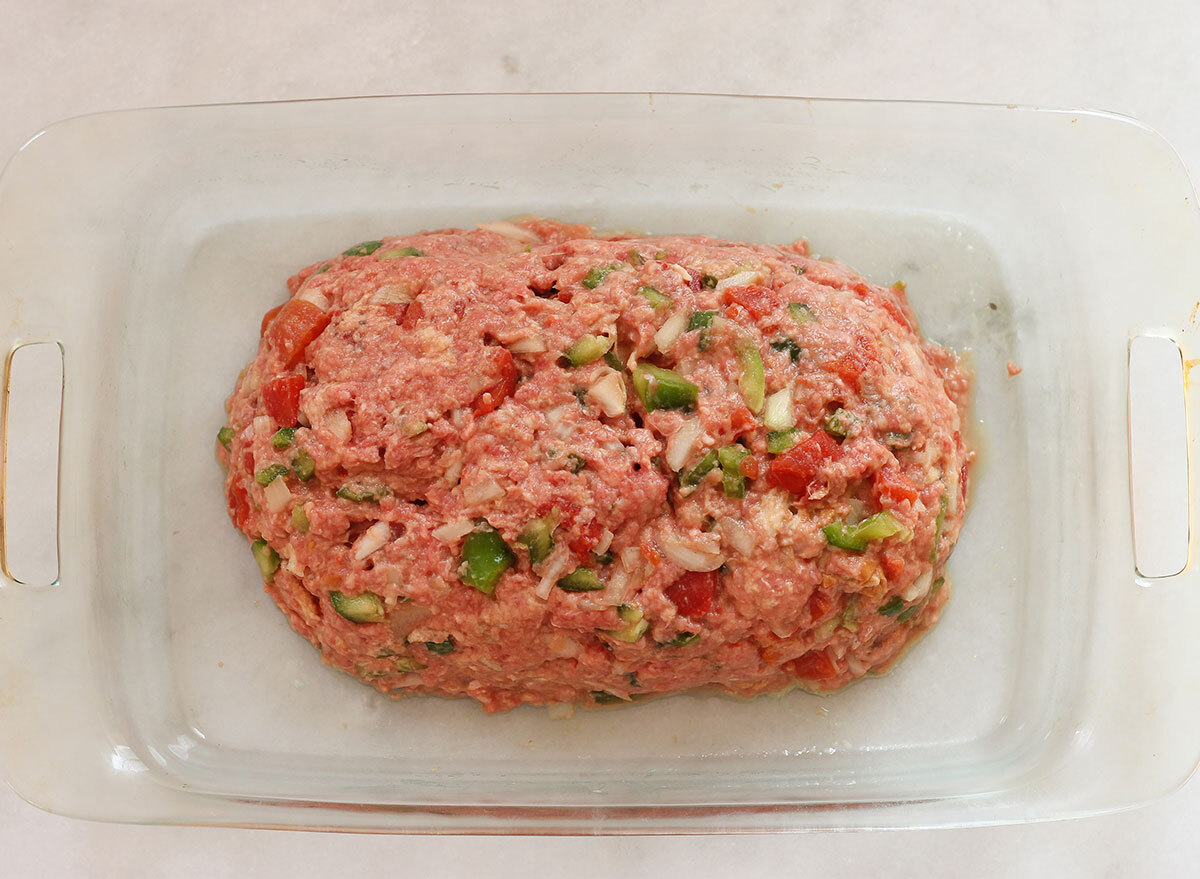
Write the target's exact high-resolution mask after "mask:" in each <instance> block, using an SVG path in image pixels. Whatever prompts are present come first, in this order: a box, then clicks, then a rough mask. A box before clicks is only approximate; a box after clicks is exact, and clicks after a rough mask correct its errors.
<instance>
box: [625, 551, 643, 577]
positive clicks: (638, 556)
mask: <svg viewBox="0 0 1200 879" xmlns="http://www.w3.org/2000/svg"><path fill="white" fill-rule="evenodd" d="M620 556H621V564H622V565H623V566H624V567H625V570H627V571H629V573H631V574H632V573H633V572H634V571H636V570H638V568H640V567H641V565H642V551H641V549H639V548H638V547H636V546H627V547H625V548H624V549H623V550H621V552H620Z"/></svg>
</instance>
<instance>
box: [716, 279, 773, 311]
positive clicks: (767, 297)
mask: <svg viewBox="0 0 1200 879" xmlns="http://www.w3.org/2000/svg"><path fill="white" fill-rule="evenodd" d="M722 298H723V300H724V301H725V303H726V304H729V305H740V306H741V307H742V308H744V309H746V311H748V312H750V314H752V315H753V316H754V317H756V318H758V317H762V316H763V315H764V314H766V313H768V312H769V311H771V310H773V309H774V308H775V306H776V305H778V304H779V302H778V300H777V299H776V298H775V294H774V293H773V292H771V290H770V289H769V288H767V287H760V286H759V285H757V284H751V285H748V286H745V287H726V288H725V291H724V293H723V294H722Z"/></svg>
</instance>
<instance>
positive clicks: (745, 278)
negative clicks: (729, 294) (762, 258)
mask: <svg viewBox="0 0 1200 879" xmlns="http://www.w3.org/2000/svg"><path fill="white" fill-rule="evenodd" d="M762 277H763V273H762V272H761V271H760V270H758V269H753V270H748V271H744V272H738V273H737V274H736V275H730V276H729V277H728V278H722V279H721V280H719V281H717V292H718V293H720V292H721V291H722V290H724V289H725V288H726V287H744V286H745V285H747V284H757V283H758V282H759V281H761V280H762Z"/></svg>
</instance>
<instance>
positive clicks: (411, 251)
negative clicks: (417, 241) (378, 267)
mask: <svg viewBox="0 0 1200 879" xmlns="http://www.w3.org/2000/svg"><path fill="white" fill-rule="evenodd" d="M424 255H425V254H423V253H421V251H419V250H417V249H416V248H415V247H413V246H411V245H409V246H408V247H393V248H392V249H391V250H385V251H383V253H381V254H379V259H400V258H402V257H405V256H424Z"/></svg>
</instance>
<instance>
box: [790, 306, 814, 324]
mask: <svg viewBox="0 0 1200 879" xmlns="http://www.w3.org/2000/svg"><path fill="white" fill-rule="evenodd" d="M787 309H788V314H790V315H791V316H792V319H793V320H795V321H796V323H798V324H810V323H813V322H814V321H816V319H817V316H816V315H815V314H813V310H812V309H811V308H809V307H808V305H807V304H806V303H804V302H789V303H788V307H787Z"/></svg>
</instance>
